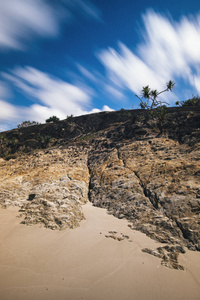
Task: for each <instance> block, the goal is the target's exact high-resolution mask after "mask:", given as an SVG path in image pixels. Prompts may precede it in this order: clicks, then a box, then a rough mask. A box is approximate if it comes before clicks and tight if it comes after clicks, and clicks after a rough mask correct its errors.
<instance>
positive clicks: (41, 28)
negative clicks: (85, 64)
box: [0, 0, 100, 50]
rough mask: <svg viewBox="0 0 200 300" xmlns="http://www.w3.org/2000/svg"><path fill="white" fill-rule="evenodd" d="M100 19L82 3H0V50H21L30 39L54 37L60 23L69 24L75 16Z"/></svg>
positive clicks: (79, 0) (35, 0) (12, 0)
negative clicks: (80, 15)
mask: <svg viewBox="0 0 200 300" xmlns="http://www.w3.org/2000/svg"><path fill="white" fill-rule="evenodd" d="M80 13H81V14H82V15H83V16H87V17H90V18H94V19H98V20H99V19H100V12H99V11H98V9H97V8H96V7H95V6H94V5H92V4H91V3H90V2H88V1H83V0H73V1H70V0H57V1H55V2H50V1H48V0H1V1H0V49H1V48H4V49H7V48H11V49H18V50H19V49H20V50H23V49H24V44H25V42H26V41H27V40H30V39H31V38H32V37H34V36H41V37H55V36H57V35H58V34H59V31H60V26H61V23H63V22H65V23H66V22H69V21H70V20H72V19H74V18H75V17H76V15H77V14H80Z"/></svg>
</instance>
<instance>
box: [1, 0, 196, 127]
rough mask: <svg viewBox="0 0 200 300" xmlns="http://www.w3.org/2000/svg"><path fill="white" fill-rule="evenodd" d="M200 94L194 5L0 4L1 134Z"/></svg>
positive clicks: (91, 0) (128, 1)
mask: <svg viewBox="0 0 200 300" xmlns="http://www.w3.org/2000/svg"><path fill="white" fill-rule="evenodd" d="M169 80H173V81H175V82H176V86H175V89H174V91H173V92H172V93H171V92H168V93H166V94H163V95H162V97H163V99H164V100H166V101H168V102H169V103H170V105H174V103H175V101H177V100H186V99H188V98H190V97H192V95H196V94H198V93H199V94H200V9H199V4H198V1H194V0H191V1H179V0H177V1H174V0H173V1H172V0H168V1H162V0H160V1H158V0H157V1H155V0H154V1H145V0H140V1H133V0H0V107H1V109H0V131H4V130H9V129H12V128H15V127H16V126H17V124H19V123H21V122H22V121H25V120H30V121H38V122H41V123H44V122H45V120H46V119H47V118H48V117H50V116H52V115H56V116H58V117H59V118H60V119H64V118H66V116H67V115H71V114H73V115H75V116H77V115H81V114H86V113H92V112H98V111H105V110H119V109H121V108H125V109H131V108H138V104H139V100H138V99H137V97H135V94H138V95H140V92H141V89H142V87H143V86H145V85H150V87H152V88H155V89H158V90H162V89H164V88H165V85H166V82H167V81H169Z"/></svg>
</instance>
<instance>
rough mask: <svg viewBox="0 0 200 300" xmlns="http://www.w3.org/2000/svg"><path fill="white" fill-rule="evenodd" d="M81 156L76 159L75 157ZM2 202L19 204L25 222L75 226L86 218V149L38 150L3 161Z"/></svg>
mask: <svg viewBox="0 0 200 300" xmlns="http://www.w3.org/2000/svg"><path fill="white" fill-rule="evenodd" d="M77 156H78V157H79V159H78V160H77V159H76V157H77ZM0 168H1V182H0V203H1V205H2V206H3V207H7V206H9V205H16V206H19V207H20V210H19V211H20V213H21V215H23V216H24V220H23V221H22V223H23V224H28V225H31V224H37V223H41V224H43V225H44V226H45V227H48V228H51V229H64V228H66V227H69V228H74V227H76V226H78V225H79V222H80V221H81V220H82V219H83V218H84V216H83V213H82V208H81V206H82V204H84V203H86V201H87V199H88V183H89V173H88V168H87V163H86V153H84V152H82V153H80V155H79V153H78V149H72V148H69V149H67V150H66V149H62V150H60V149H52V150H46V151H45V152H42V151H37V152H35V153H34V154H33V155H29V156H27V155H25V156H22V157H19V158H17V159H15V160H9V161H1V162H0Z"/></svg>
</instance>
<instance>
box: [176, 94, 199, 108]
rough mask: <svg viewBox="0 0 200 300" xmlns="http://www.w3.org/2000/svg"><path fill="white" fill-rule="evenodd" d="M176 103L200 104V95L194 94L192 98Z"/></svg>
mask: <svg viewBox="0 0 200 300" xmlns="http://www.w3.org/2000/svg"><path fill="white" fill-rule="evenodd" d="M175 104H176V105H179V106H200V97H199V95H197V96H193V98H192V99H188V100H185V101H176V103H175Z"/></svg>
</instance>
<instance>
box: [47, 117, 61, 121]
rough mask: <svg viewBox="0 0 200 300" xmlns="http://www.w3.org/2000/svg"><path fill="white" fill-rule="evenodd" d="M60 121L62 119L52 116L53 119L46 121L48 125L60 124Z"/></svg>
mask: <svg viewBox="0 0 200 300" xmlns="http://www.w3.org/2000/svg"><path fill="white" fill-rule="evenodd" d="M59 121H60V119H59V118H58V117H56V116H52V117H50V118H48V119H46V123H51V122H59Z"/></svg>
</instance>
